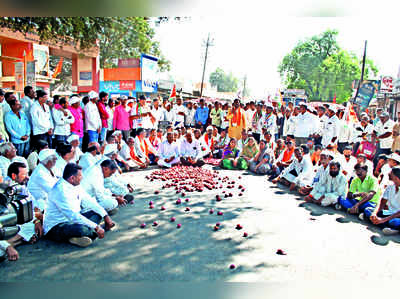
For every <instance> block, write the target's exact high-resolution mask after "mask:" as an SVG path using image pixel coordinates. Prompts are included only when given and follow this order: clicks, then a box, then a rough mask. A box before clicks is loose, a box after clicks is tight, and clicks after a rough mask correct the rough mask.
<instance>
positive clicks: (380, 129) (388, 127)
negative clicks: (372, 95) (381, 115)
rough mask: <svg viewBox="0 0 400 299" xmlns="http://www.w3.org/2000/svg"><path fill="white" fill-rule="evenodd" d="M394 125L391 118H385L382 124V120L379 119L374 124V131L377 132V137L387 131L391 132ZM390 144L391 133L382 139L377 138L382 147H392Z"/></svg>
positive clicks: (391, 140)
mask: <svg viewBox="0 0 400 299" xmlns="http://www.w3.org/2000/svg"><path fill="white" fill-rule="evenodd" d="M394 125H395V122H394V121H393V120H391V119H389V120H387V121H386V122H385V123H384V124H382V122H381V121H380V120H379V121H378V123H377V124H376V126H375V131H376V132H377V135H378V137H379V136H381V135H383V134H385V133H388V132H390V133H392V132H393V126H394ZM392 144H393V136H392V135H390V136H389V137H387V138H384V139H379V145H380V147H381V148H382V149H386V148H392Z"/></svg>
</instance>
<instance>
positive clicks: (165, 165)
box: [157, 158, 180, 168]
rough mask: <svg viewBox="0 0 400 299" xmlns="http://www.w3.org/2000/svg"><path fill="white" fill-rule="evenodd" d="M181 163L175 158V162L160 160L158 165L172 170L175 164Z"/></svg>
mask: <svg viewBox="0 0 400 299" xmlns="http://www.w3.org/2000/svg"><path fill="white" fill-rule="evenodd" d="M179 162H180V160H179V158H175V159H174V160H172V161H171V162H169V163H168V162H165V160H164V159H159V160H158V162H157V164H158V165H159V166H162V167H168V168H170V167H172V165H174V164H177V163H179Z"/></svg>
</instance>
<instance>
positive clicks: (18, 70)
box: [14, 62, 24, 92]
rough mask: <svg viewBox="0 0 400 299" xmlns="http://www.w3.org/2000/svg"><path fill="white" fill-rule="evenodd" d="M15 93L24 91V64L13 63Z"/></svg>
mask: <svg viewBox="0 0 400 299" xmlns="http://www.w3.org/2000/svg"><path fill="white" fill-rule="evenodd" d="M14 66H15V91H19V92H22V91H24V63H23V62H15V63H14Z"/></svg>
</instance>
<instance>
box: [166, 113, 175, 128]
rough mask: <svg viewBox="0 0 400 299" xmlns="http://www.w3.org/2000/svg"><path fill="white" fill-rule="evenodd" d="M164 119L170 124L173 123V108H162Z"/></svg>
mask: <svg viewBox="0 0 400 299" xmlns="http://www.w3.org/2000/svg"><path fill="white" fill-rule="evenodd" d="M164 121H168V122H170V123H171V125H172V126H174V125H175V113H174V111H173V110H170V111H168V110H166V109H165V110H164Z"/></svg>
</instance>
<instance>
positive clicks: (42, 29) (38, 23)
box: [0, 17, 169, 70]
mask: <svg viewBox="0 0 400 299" xmlns="http://www.w3.org/2000/svg"><path fill="white" fill-rule="evenodd" d="M152 22H153V21H152V20H151V19H150V18H144V17H123V18H122V17H0V27H5V28H8V29H11V30H13V31H19V32H22V33H24V34H26V33H34V34H37V35H38V36H39V38H40V40H42V41H50V42H54V43H59V42H61V43H64V44H74V45H75V46H76V47H77V48H79V49H81V50H85V49H88V48H91V47H93V46H94V45H96V42H97V41H99V42H100V51H101V53H100V61H101V63H100V65H101V67H104V66H114V64H113V60H114V59H115V58H130V57H138V56H139V55H140V53H146V54H150V55H154V56H157V57H159V66H160V69H161V70H168V69H169V61H167V60H166V59H165V57H164V56H163V55H162V54H161V51H160V49H159V44H158V42H156V41H154V35H155V32H154V30H153V29H152V28H151V24H152ZM78 46H79V47H78Z"/></svg>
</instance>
